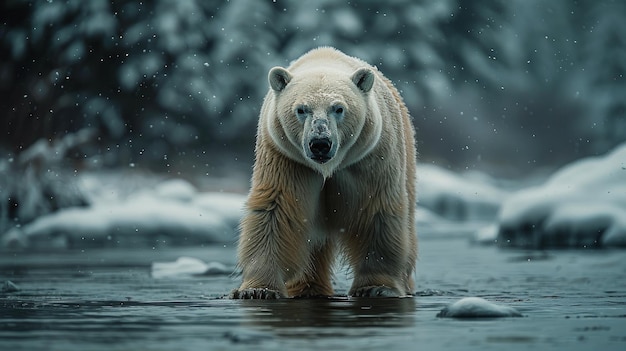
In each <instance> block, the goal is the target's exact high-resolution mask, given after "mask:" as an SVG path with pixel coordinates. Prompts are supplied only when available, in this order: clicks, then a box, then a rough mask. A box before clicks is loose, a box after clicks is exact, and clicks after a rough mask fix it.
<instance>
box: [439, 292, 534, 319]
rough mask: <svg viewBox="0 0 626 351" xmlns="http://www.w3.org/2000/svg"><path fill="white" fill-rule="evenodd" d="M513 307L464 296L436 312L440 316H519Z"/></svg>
mask: <svg viewBox="0 0 626 351" xmlns="http://www.w3.org/2000/svg"><path fill="white" fill-rule="evenodd" d="M521 316H522V314H521V313H519V311H517V310H516V309H515V308H513V307H509V306H503V305H498V304H495V303H493V302H489V301H487V300H485V299H482V298H480V297H466V298H463V299H461V300H459V301H457V302H454V303H452V304H450V305H448V306H447V307H445V308H444V309H443V310H441V312H439V313H438V314H437V317H441V318H446V317H447V318H500V317H521Z"/></svg>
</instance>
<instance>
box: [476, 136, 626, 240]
mask: <svg viewBox="0 0 626 351" xmlns="http://www.w3.org/2000/svg"><path fill="white" fill-rule="evenodd" d="M478 236H479V240H480V241H482V242H488V241H490V240H491V241H497V243H498V244H499V245H502V246H512V247H523V248H549V247H571V248H589V247H605V246H621V247H624V246H626V144H623V145H621V146H619V147H617V148H616V149H615V150H613V151H612V152H611V153H609V154H607V155H604V156H601V157H593V158H587V159H582V160H579V161H576V162H573V163H571V164H570V165H568V166H565V167H564V168H562V169H561V170H559V171H558V172H556V173H555V174H554V175H553V176H552V177H551V178H550V179H549V180H548V181H547V182H546V183H545V184H543V185H541V186H538V187H535V188H530V189H526V190H521V191H519V192H518V193H516V194H514V195H513V196H512V197H511V198H510V199H509V200H508V201H506V202H505V203H504V204H503V207H502V210H501V213H500V216H499V226H498V227H492V228H490V229H487V230H485V231H483V232H482V233H479V235H478Z"/></svg>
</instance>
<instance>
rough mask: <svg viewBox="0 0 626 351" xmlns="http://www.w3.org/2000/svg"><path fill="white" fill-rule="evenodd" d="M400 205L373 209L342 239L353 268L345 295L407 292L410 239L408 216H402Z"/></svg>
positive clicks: (362, 295)
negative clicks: (352, 276)
mask: <svg viewBox="0 0 626 351" xmlns="http://www.w3.org/2000/svg"><path fill="white" fill-rule="evenodd" d="M401 207H402V206H401V205H398V206H397V207H396V210H397V212H385V211H383V210H376V211H374V212H373V213H374V214H373V215H369V214H367V215H365V216H361V217H360V218H359V221H358V222H359V223H358V224H357V225H356V226H355V227H353V230H354V231H353V232H352V233H350V234H349V236H348V237H347V238H346V239H345V240H346V246H347V252H348V256H349V257H348V258H349V260H350V263H351V266H352V269H353V271H354V282H353V284H352V287H351V288H350V291H349V292H348V295H350V296H357V297H359V296H360V297H399V296H404V295H407V294H410V291H406V289H407V288H406V287H407V286H409V282H407V281H406V280H407V274H406V262H407V261H408V260H409V256H410V253H409V247H410V242H409V236H408V234H407V232H408V223H407V219H406V216H403V215H401V213H402V212H403V211H402V210H401ZM364 212H365V213H368V211H367V210H366V211H364ZM369 213H372V212H369Z"/></svg>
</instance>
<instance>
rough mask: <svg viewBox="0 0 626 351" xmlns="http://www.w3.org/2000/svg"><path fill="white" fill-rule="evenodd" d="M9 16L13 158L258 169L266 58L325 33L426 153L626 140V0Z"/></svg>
mask: <svg viewBox="0 0 626 351" xmlns="http://www.w3.org/2000/svg"><path fill="white" fill-rule="evenodd" d="M0 18H1V21H0V22H1V23H2V26H1V27H0V57H1V58H0V120H2V122H1V125H2V127H1V128H0V131H1V132H0V133H1V136H0V171H3V170H4V171H6V170H7V169H9V168H11V167H14V166H12V165H14V164H15V163H18V162H22V163H25V162H31V163H32V162H39V163H42V164H45V163H47V162H53V161H54V160H53V159H54V158H55V157H56V158H62V159H63V160H65V161H64V162H71V165H70V167H69V169H71V170H72V171H74V170H80V169H99V168H103V167H104V168H110V167H114V168H119V167H137V168H140V169H149V170H151V171H156V172H176V173H178V174H181V173H182V174H185V173H186V172H197V173H198V174H206V175H211V174H212V172H213V173H216V172H228V168H227V165H229V164H236V163H237V162H239V163H241V164H243V165H245V167H244V169H245V171H246V172H250V168H249V166H250V165H251V162H252V158H253V143H254V138H255V132H256V121H257V117H258V112H259V108H260V106H261V103H262V98H263V96H264V94H265V93H266V91H267V87H268V84H267V79H266V76H267V71H268V69H269V68H270V67H272V66H275V65H283V66H286V65H288V64H289V62H290V60H293V59H295V58H297V57H298V56H300V55H301V54H303V53H305V52H306V51H307V50H309V49H311V48H314V47H317V46H320V45H332V46H335V47H337V48H338V49H340V50H342V51H344V52H346V53H348V54H350V55H354V56H358V57H360V58H362V59H364V60H366V61H368V62H370V63H372V64H374V65H376V66H378V68H379V69H380V70H381V71H382V72H383V73H384V74H385V75H387V76H388V77H389V78H390V79H392V80H393V81H394V83H395V84H396V85H397V87H398V88H399V89H400V90H401V92H402V94H403V96H404V98H405V101H406V103H407V105H408V107H409V109H410V111H411V113H412V116H413V118H414V123H415V125H416V127H417V135H418V140H419V144H418V145H419V152H420V159H421V161H422V162H435V163H437V164H439V165H442V166H444V167H448V168H451V169H453V170H474V169H476V170H482V171H485V172H487V173H490V174H492V175H494V176H497V177H503V178H522V177H527V176H529V175H531V174H536V173H541V172H544V173H545V172H549V171H550V170H553V169H555V168H556V167H558V166H560V165H562V164H564V163H566V162H569V161H571V160H573V159H577V158H580V157H583V156H587V155H592V154H600V153H604V152H606V151H607V150H609V149H611V148H612V147H613V146H615V145H617V144H618V143H620V142H622V141H624V140H626V79H625V78H624V73H625V71H626V2H624V1H621V0H615V1H612V0H599V1H598V0H579V1H565V0H554V1H543V0H511V1H504V0H483V1H461V0H389V1H373V0H364V1H350V2H344V1H334V0H320V1H295V0H294V1H284V0H274V1H269V0H268V1H265V0H263V1H261V0H231V1H224V0H213V1H205V0H155V1H143V2H142V1H135V0H114V1H105V0H89V1H83V0H48V1H24V0H6V1H2V3H1V4H0ZM33 145H35V147H33ZM68 160H69V161H68ZM45 168H46V166H45V165H44V166H42V169H45Z"/></svg>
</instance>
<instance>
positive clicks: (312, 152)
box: [305, 118, 336, 163]
mask: <svg viewBox="0 0 626 351" xmlns="http://www.w3.org/2000/svg"><path fill="white" fill-rule="evenodd" d="M328 123H329V121H328V119H326V118H315V119H313V121H312V122H311V128H310V129H309V133H308V138H307V139H308V140H307V141H308V142H307V143H306V144H305V145H306V146H305V148H306V154H307V156H308V157H309V158H310V159H312V160H313V161H315V162H317V163H326V162H327V161H328V160H330V159H331V158H333V156H335V151H336V150H335V148H333V140H332V139H333V138H332V137H333V135H332V133H331V131H330V127H329V126H328Z"/></svg>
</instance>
